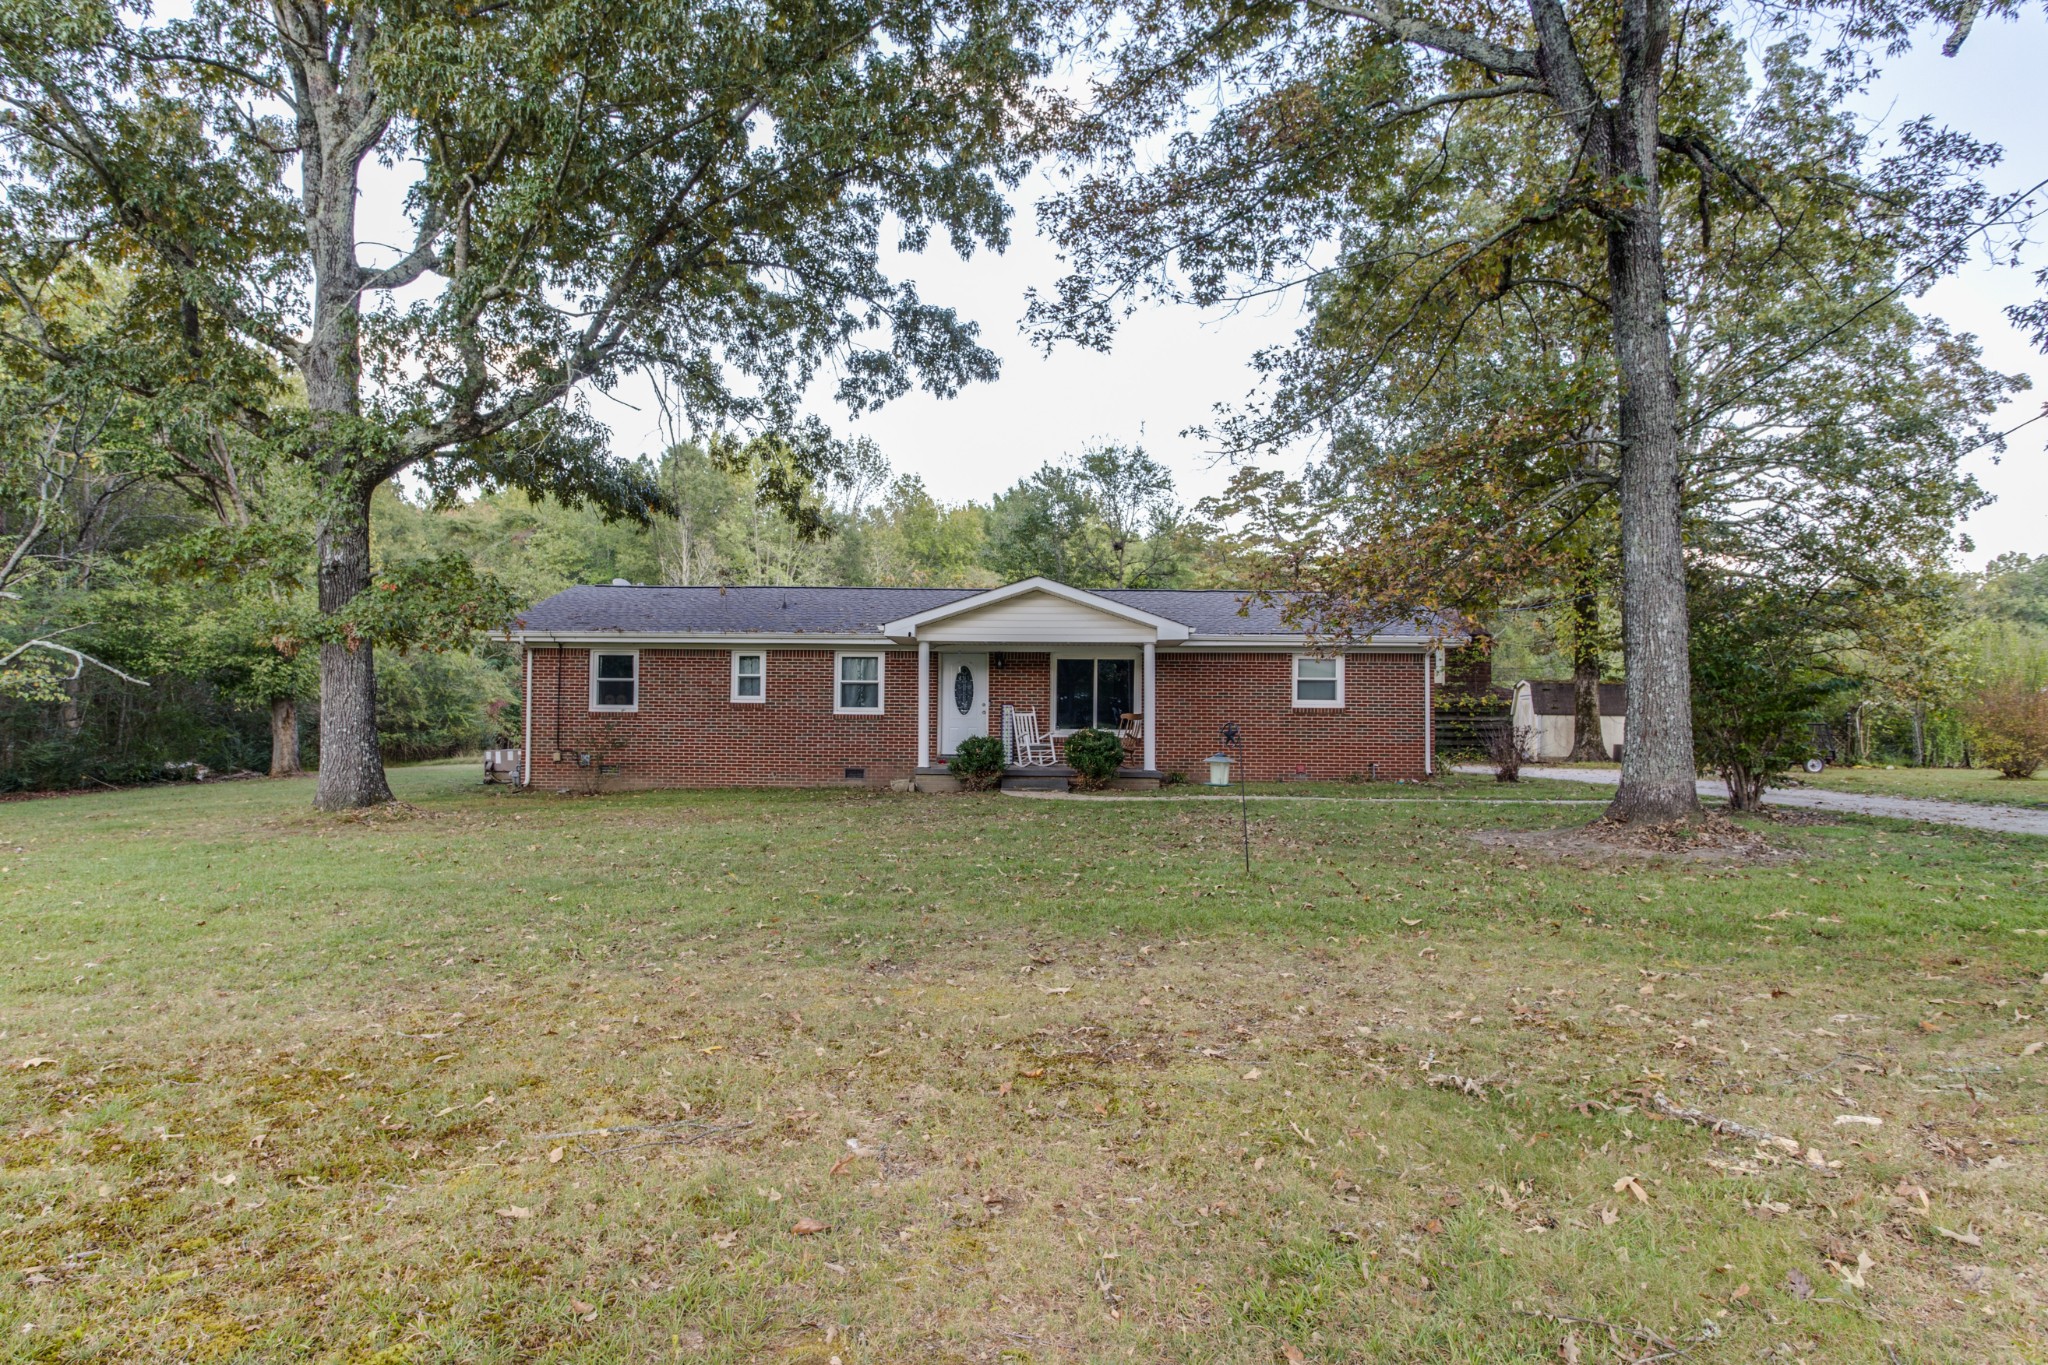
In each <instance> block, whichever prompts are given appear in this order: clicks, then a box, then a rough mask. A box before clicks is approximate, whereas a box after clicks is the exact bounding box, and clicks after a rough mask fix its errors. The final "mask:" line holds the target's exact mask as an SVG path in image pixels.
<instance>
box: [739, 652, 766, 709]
mask: <svg viewBox="0 0 2048 1365" xmlns="http://www.w3.org/2000/svg"><path fill="white" fill-rule="evenodd" d="M761 660H762V656H761V655H759V654H736V655H734V656H733V663H732V694H733V696H735V697H739V698H742V699H745V700H748V701H758V700H759V699H760V696H761V682H762V671H763V670H762V667H761Z"/></svg>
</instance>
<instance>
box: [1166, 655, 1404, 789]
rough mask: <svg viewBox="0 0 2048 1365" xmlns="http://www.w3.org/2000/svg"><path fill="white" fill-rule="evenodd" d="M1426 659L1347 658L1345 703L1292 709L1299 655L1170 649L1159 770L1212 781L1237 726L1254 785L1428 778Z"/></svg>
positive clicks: (1354, 656) (1194, 779)
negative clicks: (1230, 725) (1220, 752)
mask: <svg viewBox="0 0 2048 1365" xmlns="http://www.w3.org/2000/svg"><path fill="white" fill-rule="evenodd" d="M1425 657H1426V656H1424V655H1421V654H1350V655H1346V656H1345V660H1344V705H1343V707H1342V708H1341V709H1335V708H1331V709H1324V708H1317V707H1300V708H1297V707H1296V706H1295V705H1294V697H1293V689H1294V661H1293V656H1292V655H1288V654H1209V653H1201V654H1196V653H1193V652H1190V653H1187V654H1176V653H1172V652H1169V651H1166V650H1162V651H1160V654H1159V664H1158V677H1157V681H1156V684H1155V685H1156V688H1157V703H1158V707H1159V715H1158V718H1157V720H1156V721H1155V722H1154V727H1153V736H1154V738H1155V741H1156V743H1157V748H1158V763H1159V768H1160V771H1162V772H1174V771H1179V772H1183V773H1186V774H1187V776H1188V778H1189V780H1191V781H1195V782H1206V781H1207V780H1208V776H1209V755H1211V754H1213V753H1215V752H1216V751H1217V748H1218V743H1219V741H1220V739H1221V737H1222V732H1223V725H1224V723H1225V722H1226V721H1236V722H1237V726H1238V730H1239V732H1240V733H1241V734H1242V735H1243V736H1244V761H1245V769H1246V770H1245V776H1246V777H1247V778H1248V779H1249V780H1250V781H1253V782H1275V781H1278V780H1280V779H1281V778H1283V777H1289V776H1293V775H1295V774H1297V773H1300V772H1305V773H1306V774H1307V776H1309V777H1311V778H1315V779H1317V780H1320V781H1332V780H1341V779H1343V778H1347V777H1352V776H1358V777H1368V776H1371V775H1372V774H1373V773H1374V772H1375V771H1377V773H1378V775H1379V777H1380V780H1382V781H1388V780H1392V779H1394V778H1410V779H1413V778H1420V777H1425V776H1427V775H1428V747H1427V744H1426V742H1425V739H1424V730H1423V725H1424V715H1423V707H1422V690H1423V685H1424V674H1423V667H1424V663H1423V661H1424V658H1425ZM1375 765H1377V768H1375ZM1233 775H1234V774H1233Z"/></svg>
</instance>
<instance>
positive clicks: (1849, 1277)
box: [1835, 1251, 1877, 1289]
mask: <svg viewBox="0 0 2048 1365" xmlns="http://www.w3.org/2000/svg"><path fill="white" fill-rule="evenodd" d="M1876 1265H1877V1262H1876V1261H1873V1260H1871V1259H1870V1253H1869V1252H1867V1251H1859V1252H1857V1253H1856V1265H1855V1267H1854V1268H1853V1269H1852V1268H1851V1267H1849V1266H1845V1265H1843V1266H1836V1267H1835V1269H1837V1270H1839V1271H1841V1272H1842V1280H1843V1282H1844V1283H1846V1284H1847V1285H1848V1286H1849V1287H1850V1288H1851V1289H1863V1288H1865V1287H1866V1286H1865V1284H1864V1282H1863V1277H1864V1276H1865V1275H1868V1274H1869V1273H1870V1271H1871V1269H1872V1268H1873V1267H1874V1266H1876Z"/></svg>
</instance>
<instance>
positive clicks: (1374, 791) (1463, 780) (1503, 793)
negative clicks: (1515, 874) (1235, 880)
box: [1120, 772, 1614, 805]
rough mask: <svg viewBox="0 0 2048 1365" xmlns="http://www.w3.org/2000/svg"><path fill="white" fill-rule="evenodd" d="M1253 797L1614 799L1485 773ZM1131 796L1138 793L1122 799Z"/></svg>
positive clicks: (1268, 787)
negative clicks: (1512, 780)
mask: <svg viewBox="0 0 2048 1365" xmlns="http://www.w3.org/2000/svg"><path fill="white" fill-rule="evenodd" d="M1237 790H1238V789H1237V785H1236V784H1235V783H1233V784H1231V785H1230V786H1229V787H1212V786H1210V785H1208V783H1206V782H1179V783H1174V784H1172V785H1170V786H1164V787H1161V788H1159V789H1158V790H1157V791H1156V792H1153V793H1149V794H1150V795H1154V796H1159V797H1175V796H1233V797H1234V796H1236V795H1237ZM1245 790H1246V792H1247V793H1248V794H1250V795H1252V796H1320V797H1342V798H1344V799H1346V800H1353V801H1473V800H1479V801H1598V802H1600V803H1601V804H1602V805H1605V804H1606V803H1608V802H1609V801H1612V800H1613V799H1614V788H1613V787H1612V786H1603V785H1601V784H1600V783H1597V782H1562V781H1558V782H1552V781H1545V782H1537V781H1535V780H1534V779H1530V780H1527V781H1523V782H1496V781H1494V779H1493V778H1492V777H1491V776H1489V775H1487V774H1484V773H1461V772H1444V773H1439V774H1438V775H1437V776H1436V777H1433V778H1431V779H1430V780H1429V781H1427V782H1249V783H1246V784H1245ZM1120 794H1122V795H1132V794H1134V793H1120Z"/></svg>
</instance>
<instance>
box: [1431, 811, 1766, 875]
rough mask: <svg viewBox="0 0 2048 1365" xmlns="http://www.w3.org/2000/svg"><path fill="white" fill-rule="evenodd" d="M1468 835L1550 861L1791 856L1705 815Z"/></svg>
mask: <svg viewBox="0 0 2048 1365" xmlns="http://www.w3.org/2000/svg"><path fill="white" fill-rule="evenodd" d="M1472 837H1473V838H1474V839H1477V840H1478V841H1479V842H1480V843H1482V844H1485V845H1487V846H1488V847H1491V848H1511V849H1516V850H1518V851H1522V852H1527V853H1535V854H1539V855H1544V856H1548V857H1553V858H1601V859H1617V858H1620V859H1652V858H1677V859H1680V860H1682V861H1685V862H1699V863H1772V862H1785V861H1789V860H1790V859H1791V858H1792V857H1793V856H1794V855H1792V854H1791V853H1790V852H1788V851H1786V850H1784V849H1780V848H1774V847H1772V846H1771V844H1770V843H1769V842H1768V841H1766V840H1765V839H1764V837H1763V835H1761V834H1759V833H1757V832H1756V831H1755V830H1749V829H1744V828H1743V827H1742V826H1740V825H1737V824H1735V823H1734V822H1732V821H1730V820H1729V819H1728V818H1727V817H1725V816H1722V815H1718V814H1714V813H1712V812H1709V813H1707V814H1705V815H1702V816H1699V817H1697V818H1695V819H1692V820H1681V821H1676V822H1674V823H1672V824H1668V825H1633V824H1626V823H1623V822H1621V821H1618V820H1608V819H1605V818H1602V819H1599V820H1595V821H1594V822H1593V823H1592V824H1590V825H1571V826H1567V827H1566V828H1564V829H1530V830H1475V831H1473V834H1472Z"/></svg>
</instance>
